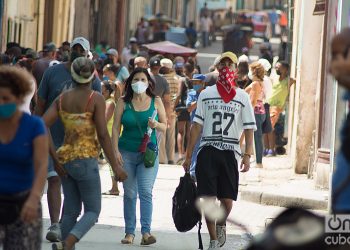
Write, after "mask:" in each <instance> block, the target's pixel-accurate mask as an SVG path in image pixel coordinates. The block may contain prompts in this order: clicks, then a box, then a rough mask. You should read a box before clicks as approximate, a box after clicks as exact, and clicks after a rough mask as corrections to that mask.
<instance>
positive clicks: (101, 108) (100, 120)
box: [93, 95, 127, 181]
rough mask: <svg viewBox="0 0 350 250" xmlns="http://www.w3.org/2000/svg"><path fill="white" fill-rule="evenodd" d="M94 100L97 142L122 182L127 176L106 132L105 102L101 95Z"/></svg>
mask: <svg viewBox="0 0 350 250" xmlns="http://www.w3.org/2000/svg"><path fill="white" fill-rule="evenodd" d="M94 100H95V110H94V118H93V119H94V122H95V125H96V132H97V137H98V140H99V142H100V144H101V146H102V148H103V151H104V153H105V155H106V157H107V159H108V162H109V163H110V164H111V166H112V169H113V171H114V173H115V174H116V176H117V177H118V181H124V180H125V179H126V178H127V174H126V172H125V171H124V169H123V168H122V166H121V165H120V164H118V162H117V158H116V156H115V154H114V151H113V148H112V141H111V138H110V137H109V134H108V130H107V123H106V118H105V110H106V104H105V100H104V98H103V96H101V95H95V96H94Z"/></svg>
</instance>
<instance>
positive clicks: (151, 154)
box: [130, 103, 158, 168]
mask: <svg viewBox="0 0 350 250" xmlns="http://www.w3.org/2000/svg"><path fill="white" fill-rule="evenodd" d="M130 108H131V110H132V111H133V112H132V113H133V114H134V118H135V121H136V123H137V126H138V128H139V131H140V134H141V136H143V139H142V143H141V145H143V144H145V145H146V147H145V150H144V152H143V150H142V151H140V152H142V153H143V163H144V165H145V167H146V168H151V167H154V164H155V162H156V160H157V157H158V146H157V144H154V143H153V142H151V141H150V136H149V135H148V134H147V133H144V134H143V133H142V129H141V125H140V123H139V121H138V119H137V117H136V114H135V112H136V111H135V109H134V106H133V105H132V103H130Z"/></svg>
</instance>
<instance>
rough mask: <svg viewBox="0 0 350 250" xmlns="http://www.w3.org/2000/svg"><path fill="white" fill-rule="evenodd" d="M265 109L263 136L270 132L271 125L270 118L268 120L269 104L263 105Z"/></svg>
mask: <svg viewBox="0 0 350 250" xmlns="http://www.w3.org/2000/svg"><path fill="white" fill-rule="evenodd" d="M264 108H265V114H266V117H265V121H264V122H263V124H262V132H263V134H268V133H271V132H272V124H271V118H270V104H268V103H265V104H264Z"/></svg>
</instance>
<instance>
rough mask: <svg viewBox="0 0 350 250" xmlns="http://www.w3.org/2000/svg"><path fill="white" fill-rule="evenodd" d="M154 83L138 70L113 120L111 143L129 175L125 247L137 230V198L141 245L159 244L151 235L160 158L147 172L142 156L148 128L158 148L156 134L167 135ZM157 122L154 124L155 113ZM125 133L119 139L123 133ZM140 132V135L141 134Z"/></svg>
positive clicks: (128, 80)
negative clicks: (141, 147) (143, 140)
mask: <svg viewBox="0 0 350 250" xmlns="http://www.w3.org/2000/svg"><path fill="white" fill-rule="evenodd" d="M153 89H154V82H153V80H152V79H151V77H150V75H149V73H148V71H147V69H143V68H136V69H135V70H134V71H133V72H132V73H131V75H130V77H129V78H128V79H127V80H126V93H125V96H123V97H122V98H120V99H119V101H118V103H117V110H116V113H115V116H114V124H113V131H112V140H113V145H114V147H115V151H116V153H117V159H118V161H119V163H120V164H121V165H123V167H124V169H125V171H126V172H127V173H128V179H127V180H126V181H125V182H124V183H123V187H124V221H125V237H124V239H122V241H121V242H122V243H123V244H132V243H133V241H134V237H135V228H136V198H137V195H139V199H140V213H141V219H140V222H141V233H142V240H141V245H150V244H153V243H155V242H156V238H155V237H154V236H153V235H151V222H152V190H153V184H154V182H155V179H156V176H157V172H158V166H159V162H158V158H157V160H156V163H155V165H154V167H151V168H146V167H145V165H144V163H143V153H141V152H139V150H138V149H139V147H140V145H141V143H142V139H143V135H144V133H146V130H147V127H148V126H149V127H151V128H152V129H153V131H152V134H151V137H150V140H151V141H152V142H153V143H155V144H157V137H156V131H157V132H163V133H164V132H165V130H166V115H165V110H164V106H163V103H162V100H161V99H160V98H159V97H155V96H154V94H153ZM155 109H156V110H157V113H158V114H157V116H156V119H155V121H151V119H150V117H151V116H152V114H153V112H154V110H155ZM121 126H123V133H122V135H121V136H120V138H119V134H120V129H121ZM140 130H141V131H140Z"/></svg>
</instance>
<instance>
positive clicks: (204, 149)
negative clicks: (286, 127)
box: [183, 52, 256, 249]
mask: <svg viewBox="0 0 350 250" xmlns="http://www.w3.org/2000/svg"><path fill="white" fill-rule="evenodd" d="M236 63H237V56H236V55H235V54H233V53H231V52H225V53H223V54H222V55H221V58H220V61H219V64H218V70H219V77H218V80H217V82H216V84H215V85H213V86H210V87H207V88H206V89H205V90H204V91H202V92H201V94H200V95H199V99H198V101H197V111H196V114H195V118H194V120H193V121H194V123H193V125H192V127H191V132H190V142H189V146H188V148H187V151H186V160H185V162H184V164H183V167H184V169H185V171H188V170H189V166H190V164H191V157H192V152H193V147H194V145H195V143H196V141H197V139H198V137H199V134H200V132H201V130H202V128H203V134H202V138H201V142H200V146H199V151H198V156H197V165H196V176H197V185H198V195H199V197H207V198H213V200H214V199H215V198H217V199H219V200H220V202H221V206H222V207H223V208H224V209H225V211H226V217H225V219H224V220H222V221H217V223H216V225H215V222H213V221H210V220H207V227H208V231H209V235H210V245H209V248H208V249H218V248H220V247H222V246H223V245H224V244H225V241H226V219H227V216H228V215H229V214H230V212H231V209H232V202H233V200H236V199H237V194H238V179H239V172H238V170H240V171H242V172H246V171H248V170H249V166H250V156H251V154H252V153H253V133H254V130H256V125H255V118H254V111H253V107H252V106H251V102H250V99H249V96H248V94H247V93H245V92H244V90H242V89H240V88H238V87H237V86H236V84H235V78H236V75H235V72H234V70H235V65H236ZM243 131H244V134H245V145H246V146H245V151H244V152H245V153H244V154H242V153H241V150H240V146H239V139H240V137H241V135H242V132H243ZM239 159H241V165H240V169H238V163H237V161H238V160H239Z"/></svg>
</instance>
